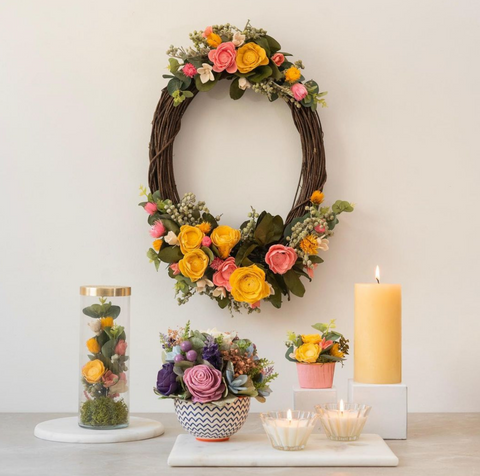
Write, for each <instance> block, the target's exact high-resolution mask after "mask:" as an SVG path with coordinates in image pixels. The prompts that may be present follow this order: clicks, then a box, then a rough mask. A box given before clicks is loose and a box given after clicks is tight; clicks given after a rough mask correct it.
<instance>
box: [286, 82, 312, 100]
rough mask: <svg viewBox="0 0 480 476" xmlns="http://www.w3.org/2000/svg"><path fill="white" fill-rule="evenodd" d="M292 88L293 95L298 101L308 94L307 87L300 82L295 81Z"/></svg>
mask: <svg viewBox="0 0 480 476" xmlns="http://www.w3.org/2000/svg"><path fill="white" fill-rule="evenodd" d="M290 89H291V90H292V93H293V97H294V98H295V100H297V101H301V100H302V99H303V98H304V97H305V96H307V94H308V91H307V88H306V87H305V86H304V85H303V84H300V83H295V84H294V85H293V86H292V87H291V88H290Z"/></svg>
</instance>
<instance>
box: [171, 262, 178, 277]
mask: <svg viewBox="0 0 480 476" xmlns="http://www.w3.org/2000/svg"><path fill="white" fill-rule="evenodd" d="M169 268H170V269H171V270H172V272H173V275H174V276H176V275H177V274H180V268H179V267H178V263H172V264H171V265H170V266H169Z"/></svg>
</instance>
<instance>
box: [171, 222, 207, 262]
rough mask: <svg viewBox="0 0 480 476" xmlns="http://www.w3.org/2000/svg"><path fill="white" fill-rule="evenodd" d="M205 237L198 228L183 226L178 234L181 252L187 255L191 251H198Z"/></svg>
mask: <svg viewBox="0 0 480 476" xmlns="http://www.w3.org/2000/svg"><path fill="white" fill-rule="evenodd" d="M204 236H205V235H204V234H203V232H202V230H200V228H198V227H196V226H190V225H183V226H182V227H180V233H179V234H178V236H177V238H178V243H179V245H180V251H181V252H182V253H183V254H184V255H185V254H187V253H188V252H189V251H193V250H197V249H198V248H200V246H202V240H203V237H204Z"/></svg>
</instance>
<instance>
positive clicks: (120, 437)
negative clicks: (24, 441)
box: [34, 417, 165, 443]
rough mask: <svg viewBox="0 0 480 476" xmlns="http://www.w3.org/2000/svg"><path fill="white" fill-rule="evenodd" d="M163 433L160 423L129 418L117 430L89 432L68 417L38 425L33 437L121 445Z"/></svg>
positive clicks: (75, 419) (76, 420)
mask: <svg viewBox="0 0 480 476" xmlns="http://www.w3.org/2000/svg"><path fill="white" fill-rule="evenodd" d="M164 432H165V428H164V427H163V425H162V424H161V423H160V422H158V421H155V420H150V419H148V418H138V417H130V424H129V426H128V427H127V428H120V429H118V430H89V429H87V428H81V427H80V426H78V417H68V418H57V419H56V420H48V421H44V422H42V423H39V424H38V425H37V426H36V427H35V431H34V435H35V436H36V437H37V438H41V439H42V440H49V441H58V442H60V443H121V442H124V441H138V440H146V439H148V438H155V437H157V436H160V435H163V433H164Z"/></svg>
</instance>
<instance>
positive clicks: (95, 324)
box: [88, 319, 102, 336]
mask: <svg viewBox="0 0 480 476" xmlns="http://www.w3.org/2000/svg"><path fill="white" fill-rule="evenodd" d="M88 327H90V329H91V330H92V332H94V333H95V335H97V336H98V335H100V334H101V333H102V323H101V321H100V319H93V320H92V321H90V322H89V323H88Z"/></svg>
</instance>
